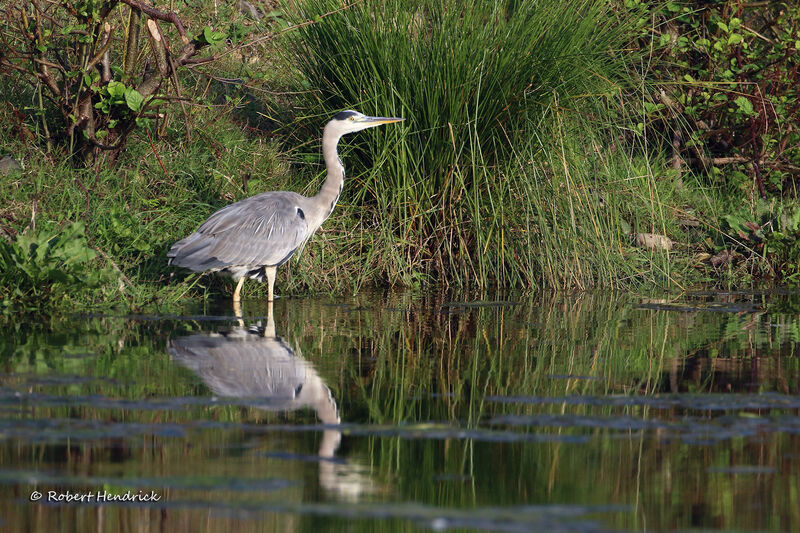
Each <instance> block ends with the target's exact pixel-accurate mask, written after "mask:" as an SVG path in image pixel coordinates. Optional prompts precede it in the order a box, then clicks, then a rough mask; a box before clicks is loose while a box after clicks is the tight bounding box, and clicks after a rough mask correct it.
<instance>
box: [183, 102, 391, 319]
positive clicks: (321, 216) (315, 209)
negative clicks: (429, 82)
mask: <svg viewBox="0 0 800 533" xmlns="http://www.w3.org/2000/svg"><path fill="white" fill-rule="evenodd" d="M401 120H403V119H402V118H394V117H369V116H366V115H363V114H361V113H359V112H357V111H352V110H347V111H342V112H340V113H338V114H337V115H336V116H334V117H333V119H332V120H331V121H330V122H328V124H326V125H325V129H324V131H323V134H322V155H323V157H324V159H325V166H326V168H327V171H328V176H327V178H326V179H325V183H323V184H322V188H321V189H320V191H319V193H317V195H316V196H311V197H306V196H302V195H300V194H298V193H296V192H290V191H272V192H265V193H261V194H257V195H255V196H251V197H250V198H246V199H244V200H241V201H239V202H236V203H234V204H231V205H228V206H226V207H223V208H222V209H220V210H219V211H217V212H216V213H214V214H213V215H211V216H210V217H209V218H208V220H206V221H205V222H203V224H201V225H200V227H199V228H198V229H197V231H195V232H194V233H192V234H191V235H189V236H188V237H186V238H185V239H181V240H180V241H178V242H176V243H175V244H173V245H172V247H171V248H170V250H169V252H167V257H168V259H169V264H170V265H175V266H180V267H184V268H188V269H191V270H194V271H195V272H222V273H224V274H228V275H230V276H231V277H233V279H234V280H237V281H238V283H237V284H236V290H235V291H234V293H233V302H234V307H235V308H236V307H238V304H239V300H240V297H239V293H240V291H241V289H242V284H243V283H244V280H245V278H253V279H257V280H258V281H262V282H263V281H264V279H265V278H266V280H267V283H268V286H269V301H270V302H271V301H273V300H274V292H273V287H274V285H275V273H276V271H277V268H278V267H279V266H281V265H282V264H284V263H285V262H286V261H288V260H289V258H291V257H292V255H293V254H294V253H295V251H296V250H297V249H298V248H299V247H300V246H302V245H303V243H305V241H307V240H308V239H309V238H310V237H311V236H312V235H313V234H314V232H315V231H317V229H318V228H319V227H320V226H321V225H322V223H323V222H324V221H325V219H327V218H328V216H330V214H331V212H333V208H334V206H335V205H336V202H337V201H338V200H339V195H340V194H341V192H342V187H343V185H344V165H343V164H342V160H341V159H339V152H338V151H337V145H338V144H339V139H341V138H342V136H343V135H346V134H348V133H354V132H356V131H361V130H364V129H367V128H372V127H374V126H380V125H381V124H390V123H393V122H400V121H401Z"/></svg>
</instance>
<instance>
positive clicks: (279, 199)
mask: <svg viewBox="0 0 800 533" xmlns="http://www.w3.org/2000/svg"><path fill="white" fill-rule="evenodd" d="M307 233H308V222H307V221H306V219H305V214H304V213H303V211H302V209H299V206H298V205H297V202H296V201H295V199H294V195H291V194H286V193H283V194H281V193H264V194H260V195H257V196H253V197H250V198H247V199H245V200H242V201H241V202H237V203H235V204H231V205H229V206H227V207H224V208H222V209H220V210H219V211H217V212H216V213H214V214H213V215H211V216H210V217H209V219H208V220H206V221H205V222H204V223H203V224H202V225H201V226H200V228H198V230H197V232H195V234H194V235H197V237H196V239H195V241H196V243H195V246H197V245H200V244H201V243H202V245H203V248H204V249H203V254H204V255H206V256H207V257H208V258H209V259H211V258H216V260H217V261H218V262H221V263H224V264H228V265H242V266H261V265H275V264H278V263H281V262H283V261H285V260H286V259H288V257H289V256H291V254H292V253H293V252H294V251H295V250H296V249H297V247H298V246H300V245H301V244H302V243H303V241H304V240H305V238H306V237H307ZM190 237H191V236H190ZM188 239H189V238H187V239H186V240H188Z"/></svg>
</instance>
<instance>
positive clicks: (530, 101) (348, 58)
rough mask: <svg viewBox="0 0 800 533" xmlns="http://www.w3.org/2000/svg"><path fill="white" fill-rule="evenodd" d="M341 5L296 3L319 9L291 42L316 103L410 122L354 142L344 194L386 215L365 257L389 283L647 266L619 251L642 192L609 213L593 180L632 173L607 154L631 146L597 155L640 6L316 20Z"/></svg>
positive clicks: (522, 7) (416, 4)
mask: <svg viewBox="0 0 800 533" xmlns="http://www.w3.org/2000/svg"><path fill="white" fill-rule="evenodd" d="M340 7H341V5H340V4H339V3H338V2H336V1H334V0H327V1H322V2H319V1H310V0H298V17H300V18H302V19H303V20H314V19H316V20H317V22H316V23H314V24H309V25H306V26H303V27H302V28H301V29H300V31H299V32H298V36H297V39H296V41H295V42H294V46H293V53H294V61H295V63H296V65H297V66H298V68H299V69H300V71H301V73H302V74H303V75H304V76H305V78H306V79H307V80H308V81H309V82H310V84H311V86H312V87H313V88H314V89H315V90H314V91H313V93H312V94H313V98H310V99H309V101H308V106H309V108H310V109H309V111H310V113H311V114H316V115H319V116H326V117H327V116H330V115H331V114H333V113H335V112H336V111H337V110H340V109H344V108H350V107H354V108H357V109H359V110H361V111H363V112H365V113H368V114H380V115H398V116H404V117H406V119H407V120H406V122H405V123H404V126H403V127H402V128H394V129H386V130H383V131H380V132H379V133H377V134H376V135H374V136H362V137H360V138H359V139H357V140H354V141H352V142H355V143H358V144H357V145H356V146H357V150H356V151H357V153H358V154H360V156H361V157H360V158H358V159H360V160H361V161H362V164H361V165H360V166H359V165H358V164H356V165H355V168H353V169H352V170H350V172H349V174H350V175H351V176H354V177H355V179H356V181H358V182H359V186H358V187H349V188H348V189H349V192H348V193H347V194H350V195H351V196H350V200H351V201H352V202H354V203H356V204H359V205H362V206H366V207H367V208H368V209H369V210H370V212H372V213H373V214H374V217H373V218H374V222H372V221H367V222H366V224H367V225H368V226H369V227H368V231H369V232H370V233H372V234H373V235H377V237H376V238H377V239H378V240H379V241H380V243H381V248H382V249H383V250H385V252H384V254H383V255H380V256H379V255H378V254H372V255H368V256H366V257H365V258H364V259H365V261H366V262H367V263H368V264H366V265H365V268H375V269H381V270H382V272H383V275H384V276H385V278H386V279H385V280H386V281H388V282H390V283H396V282H399V283H404V284H410V283H412V282H413V281H414V280H415V279H416V278H415V276H418V275H419V274H420V273H423V274H424V275H427V276H431V277H434V278H436V279H439V280H440V281H442V282H444V283H446V284H455V285H461V286H469V285H474V284H477V285H478V286H481V287H482V286H486V285H491V284H502V285H510V286H531V285H549V286H559V287H576V286H578V287H584V286H589V285H612V286H614V285H618V284H619V283H620V280H632V279H634V278H636V277H637V272H636V270H637V265H636V264H635V262H633V263H632V262H630V261H629V257H624V256H620V250H621V249H623V248H626V247H629V246H628V241H627V240H626V238H625V234H626V233H627V232H628V231H629V225H630V224H629V223H628V222H622V221H623V220H624V217H625V216H626V215H625V214H623V213H621V212H618V211H619V210H618V209H617V207H620V206H621V205H624V204H625V203H628V204H629V205H630V202H622V203H620V202H619V201H616V200H612V203H615V202H616V207H615V208H614V209H612V210H611V211H610V212H609V211H607V210H606V208H605V207H604V206H603V204H604V202H605V206H607V205H608V203H607V202H608V199H606V200H603V199H601V197H602V196H603V194H597V193H596V191H597V190H599V189H603V188H605V187H609V188H610V189H612V190H610V191H609V192H608V194H606V196H608V197H609V198H610V197H611V196H613V193H614V192H615V191H616V190H618V189H619V187H616V186H615V185H614V184H615V183H617V182H619V181H621V180H624V179H625V178H624V176H619V175H609V174H608V173H609V172H611V171H612V169H611V168H609V167H610V166H613V165H617V164H618V165H628V166H629V167H630V166H632V165H634V161H632V159H631V158H629V157H628V156H626V155H625V152H624V151H622V152H620V153H618V155H617V156H616V159H617V160H618V161H616V162H614V163H608V162H607V163H606V168H598V165H597V164H595V163H596V162H595V161H594V159H595V157H594V155H593V154H591V150H592V147H593V146H604V147H605V146H607V145H608V144H609V143H608V141H607V137H604V135H607V133H603V129H604V128H606V129H607V128H608V127H609V126H611V119H610V118H608V117H611V116H613V114H614V113H613V112H611V113H609V102H612V105H621V104H620V101H621V100H622V99H621V98H619V95H620V94H621V93H622V91H623V89H627V88H629V85H630V84H629V81H628V80H629V78H628V74H627V73H628V72H629V67H630V63H631V62H632V61H636V60H637V59H638V58H639V54H638V53H636V52H634V51H631V50H628V49H626V47H627V46H628V44H629V43H630V42H632V39H633V35H634V33H635V26H636V24H637V21H638V20H639V18H638V17H639V15H640V12H638V11H631V10H626V9H624V8H622V7H621V6H617V5H615V3H614V2H611V3H609V2H607V1H601V0H583V1H582V2H579V3H577V4H576V3H575V2H570V1H568V0H556V1H552V2H547V3H545V2H540V1H536V0H519V1H511V0H505V1H496V2H485V3H478V4H476V5H465V4H464V3H462V2H458V1H456V0H433V1H430V0H429V1H425V2H423V1H421V0H383V1H374V2H362V3H358V4H355V5H353V6H351V7H349V8H347V9H344V10H341V11H338V12H335V13H333V14H329V15H327V16H324V17H323V18H322V19H320V18H319V17H320V16H322V15H325V14H327V13H332V12H334V11H336V10H337V9H339V8H340ZM612 111H613V110H612ZM576 124H579V125H580V126H581V128H577V127H575V125H576ZM587 152H588V153H587ZM353 159H356V158H354V157H353V156H351V157H350V159H349V162H352V161H353ZM351 166H353V165H352V164H351ZM369 169H372V170H369ZM614 170H619V169H614ZM595 171H600V172H604V173H605V174H602V175H591V174H592V173H593V172H595ZM624 172H626V173H630V172H631V169H630V168H628V169H627V170H625V171H624ZM651 177H652V174H651ZM576 179H577V180H578V181H575V180H576ZM644 185H645V186H646V189H647V190H651V189H652V187H651V186H650V185H651V184H649V183H645V184H644ZM639 192H640V191H637V193H636V194H637V195H638V194H639ZM628 200H629V199H628ZM651 204H652V202H651ZM623 211H625V210H624V209H623ZM654 218H658V217H654ZM634 255H635V254H634ZM663 259H665V258H661V260H663ZM664 270H665V269H664V268H663V267H662V268H660V271H664ZM662 273H663V272H662ZM653 277H654V278H659V279H661V280H663V279H667V278H668V276H663V275H659V276H653ZM648 279H649V278H648ZM622 283H624V282H622Z"/></svg>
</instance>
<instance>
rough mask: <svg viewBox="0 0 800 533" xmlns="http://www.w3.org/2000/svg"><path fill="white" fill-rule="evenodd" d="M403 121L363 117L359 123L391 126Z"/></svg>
mask: <svg viewBox="0 0 800 533" xmlns="http://www.w3.org/2000/svg"><path fill="white" fill-rule="evenodd" d="M404 120H405V119H404V118H397V117H364V118H362V119H361V120H360V122H364V123H366V124H369V125H370V126H380V125H381V124H392V123H393V122H402V121H404Z"/></svg>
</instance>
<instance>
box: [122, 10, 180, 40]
mask: <svg viewBox="0 0 800 533" xmlns="http://www.w3.org/2000/svg"><path fill="white" fill-rule="evenodd" d="M122 2H124V3H126V4H128V5H129V6H131V8H132V9H137V10H139V11H141V12H142V13H144V14H146V15H148V16H150V17H152V18H154V19H158V20H163V21H164V22H169V23H170V24H173V25H174V26H175V29H176V30H178V33H179V34H180V36H181V40H182V41H183V43H184V44H189V38H188V37H186V30H184V29H183V24H182V23H181V19H179V18H178V14H177V13H175V12H174V11H170V12H169V13H165V12H164V11H159V10H158V9H156V8H154V7H153V6H149V5H147V4H145V3H144V2H140V1H139V0H122Z"/></svg>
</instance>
